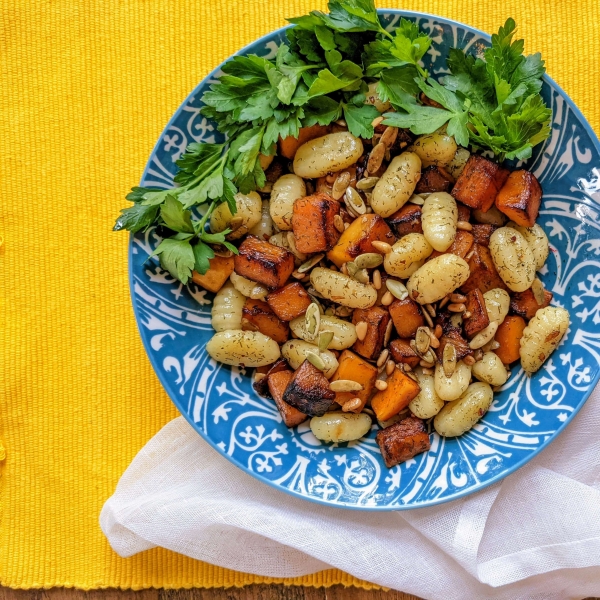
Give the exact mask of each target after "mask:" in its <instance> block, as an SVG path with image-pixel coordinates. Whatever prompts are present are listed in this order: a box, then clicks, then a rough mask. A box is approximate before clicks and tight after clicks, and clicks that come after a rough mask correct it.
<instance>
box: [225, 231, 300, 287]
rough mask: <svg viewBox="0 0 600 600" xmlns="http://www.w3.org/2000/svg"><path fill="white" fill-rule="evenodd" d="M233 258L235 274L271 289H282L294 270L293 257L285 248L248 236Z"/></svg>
mask: <svg viewBox="0 0 600 600" xmlns="http://www.w3.org/2000/svg"><path fill="white" fill-rule="evenodd" d="M238 252H239V254H237V255H236V256H235V257H234V265H235V272H236V273H237V274H238V275H242V276H243V277H246V278H247V279H251V280H252V281H257V282H258V283H262V284H263V285H266V286H267V287H268V288H271V289H278V288H280V287H282V286H283V285H284V284H285V282H286V281H287V280H288V278H289V276H290V275H291V274H292V272H293V270H294V255H293V254H292V253H291V252H288V251H287V250H286V249H285V248H280V247H279V246H274V245H273V244H270V243H269V242H266V241H264V240H260V239H258V238H257V237H256V236H254V235H249V236H247V237H246V239H245V240H244V241H243V242H242V243H241V244H240V247H239V248H238Z"/></svg>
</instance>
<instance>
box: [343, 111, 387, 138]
mask: <svg viewBox="0 0 600 600" xmlns="http://www.w3.org/2000/svg"><path fill="white" fill-rule="evenodd" d="M378 116H379V111H378V110H377V109H376V108H375V107H374V106H371V105H370V104H363V105H362V106H356V105H354V104H346V105H345V106H344V119H345V120H346V123H347V124H348V131H350V133H351V134H352V135H355V136H356V137H362V138H372V137H373V133H374V132H373V125H371V123H372V122H373V119H375V118H377V117H378Z"/></svg>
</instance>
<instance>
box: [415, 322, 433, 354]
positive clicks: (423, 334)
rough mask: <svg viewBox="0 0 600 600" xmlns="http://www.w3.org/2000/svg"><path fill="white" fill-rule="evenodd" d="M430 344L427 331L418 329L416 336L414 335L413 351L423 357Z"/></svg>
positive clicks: (423, 328) (421, 328)
mask: <svg viewBox="0 0 600 600" xmlns="http://www.w3.org/2000/svg"><path fill="white" fill-rule="evenodd" d="M430 344H431V338H430V337H429V330H428V329H426V328H425V327H419V328H418V329H417V334H416V335H415V350H416V351H417V353H418V354H420V355H421V356H425V354H426V352H427V350H429V346H430Z"/></svg>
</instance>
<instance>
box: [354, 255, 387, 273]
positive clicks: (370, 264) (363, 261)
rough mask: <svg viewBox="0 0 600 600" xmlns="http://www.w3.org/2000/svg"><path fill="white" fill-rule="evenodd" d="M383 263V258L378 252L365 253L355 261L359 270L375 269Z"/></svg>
mask: <svg viewBox="0 0 600 600" xmlns="http://www.w3.org/2000/svg"><path fill="white" fill-rule="evenodd" d="M381 263H383V256H381V254H377V253H376V252H365V254H361V255H360V256H357V257H356V258H355V259H354V264H355V265H356V266H357V267H358V268H359V269H374V268H375V267H378V266H379V265H380V264H381Z"/></svg>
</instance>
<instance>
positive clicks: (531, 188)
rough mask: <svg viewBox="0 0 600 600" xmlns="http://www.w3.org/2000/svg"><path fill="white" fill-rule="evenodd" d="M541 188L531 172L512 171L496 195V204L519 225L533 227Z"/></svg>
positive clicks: (538, 209)
mask: <svg viewBox="0 0 600 600" xmlns="http://www.w3.org/2000/svg"><path fill="white" fill-rule="evenodd" d="M541 202H542V188H541V187H540V184H539V182H538V180H537V179H536V178H535V175H534V174H533V173H530V172H529V171H524V170H520V171H513V172H512V173H511V174H510V175H509V176H508V179H507V180H506V183H505V184H504V185H503V186H502V189H501V190H500V191H499V192H498V195H497V196H496V206H497V207H498V210H499V211H500V212H503V213H504V214H505V215H506V216H507V217H508V218H509V219H510V220H511V221H514V222H515V223H516V224H517V225H521V227H533V225H534V224H535V220H536V219H537V217H538V213H539V211H540V204H541Z"/></svg>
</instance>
